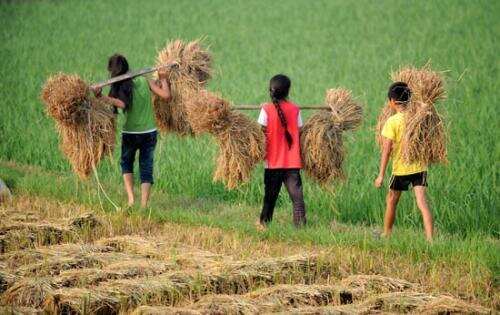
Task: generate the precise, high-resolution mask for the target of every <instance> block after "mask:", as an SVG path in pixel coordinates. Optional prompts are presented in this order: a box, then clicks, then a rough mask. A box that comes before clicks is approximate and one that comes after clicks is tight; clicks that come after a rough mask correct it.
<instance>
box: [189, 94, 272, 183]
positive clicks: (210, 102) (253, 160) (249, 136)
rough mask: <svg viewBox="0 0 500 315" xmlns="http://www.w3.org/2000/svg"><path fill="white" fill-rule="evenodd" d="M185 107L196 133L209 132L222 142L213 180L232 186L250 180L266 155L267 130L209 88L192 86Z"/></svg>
mask: <svg viewBox="0 0 500 315" xmlns="http://www.w3.org/2000/svg"><path fill="white" fill-rule="evenodd" d="M186 95H188V100H187V102H186V110H187V115H188V118H189V121H190V123H191V126H192V128H193V131H194V132H195V133H196V134H202V133H210V134H211V135H213V136H214V137H215V139H216V141H217V143H218V145H219V153H218V157H217V162H216V163H217V167H216V170H215V173H214V181H221V182H223V183H225V184H226V187H227V188H229V189H233V188H236V187H238V186H239V185H241V184H242V183H244V182H247V181H248V180H250V176H251V173H252V170H253V169H254V167H255V166H256V165H257V164H258V163H259V162H260V161H262V160H263V159H264V154H265V141H264V134H263V132H262V130H261V128H260V127H259V125H258V124H257V123H256V122H254V121H252V120H250V119H249V118H248V117H247V116H245V115H244V114H242V113H239V112H236V111H234V110H231V107H230V103H229V102H228V101H226V100H224V99H223V98H221V97H219V96H217V95H215V94H214V93H211V92H208V91H206V90H199V89H198V90H197V89H191V90H189V91H188V92H187V93H186Z"/></svg>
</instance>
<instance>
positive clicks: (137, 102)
mask: <svg viewBox="0 0 500 315" xmlns="http://www.w3.org/2000/svg"><path fill="white" fill-rule="evenodd" d="M128 70H129V66H128V62H127V59H126V58H125V57H124V56H122V55H119V54H115V55H113V56H111V57H110V58H109V61H108V71H109V73H110V76H111V77H115V76H119V75H122V74H125V73H127V72H128ZM159 77H160V82H159V84H158V83H156V82H155V81H153V80H149V81H146V79H144V78H142V77H139V78H138V79H136V80H135V81H132V80H130V79H129V80H125V81H121V82H116V83H113V85H111V89H110V91H109V94H108V96H103V95H102V94H101V89H95V90H94V94H95V95H96V97H102V98H105V99H106V100H107V101H108V102H110V103H111V104H113V105H114V106H115V107H116V108H121V109H122V110H123V114H124V115H125V124H124V125H123V130H122V147H121V150H122V153H121V162H120V165H121V168H122V174H123V180H124V184H125V191H126V192H127V196H128V205H129V206H132V205H133V204H134V201H135V197H134V179H133V171H134V160H135V155H136V152H137V151H139V170H140V178H141V207H143V208H144V207H146V206H147V204H148V201H149V196H150V192H151V185H152V184H153V158H154V150H155V147H156V142H157V130H156V123H155V118H154V113H153V106H152V104H151V96H150V92H153V93H154V94H156V95H158V96H159V97H161V98H162V99H164V100H165V101H167V102H168V101H169V100H170V98H171V94H170V86H169V82H168V81H167V79H166V76H165V74H164V73H159Z"/></svg>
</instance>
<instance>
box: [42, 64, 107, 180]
mask: <svg viewBox="0 0 500 315" xmlns="http://www.w3.org/2000/svg"><path fill="white" fill-rule="evenodd" d="M89 91H90V90H89V86H88V85H87V83H85V81H83V80H82V79H81V78H80V77H78V76H77V75H66V74H62V73H60V74H57V75H55V76H52V77H50V78H49V79H48V80H47V82H46V83H45V85H44V86H43V88H42V94H41V98H42V100H43V102H44V103H45V105H46V111H47V114H48V115H49V116H50V117H52V118H53V119H54V120H55V122H56V128H57V130H58V132H59V136H60V138H61V144H60V147H61V150H62V151H63V153H64V154H65V155H66V157H67V158H68V160H69V162H70V164H71V166H72V168H73V171H74V172H75V173H76V174H77V175H78V176H79V177H80V178H82V179H85V178H87V177H88V176H89V175H90V173H91V172H92V170H94V169H95V168H96V167H97V165H98V163H99V162H100V161H101V160H102V159H103V157H104V156H107V155H111V153H112V152H113V149H114V145H115V115H114V112H113V106H112V105H111V104H110V103H108V102H106V101H103V100H100V99H97V98H94V97H91V96H90V95H89Z"/></svg>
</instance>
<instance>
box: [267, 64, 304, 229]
mask: <svg viewBox="0 0 500 315" xmlns="http://www.w3.org/2000/svg"><path fill="white" fill-rule="evenodd" d="M290 84H291V83H290V79H289V78H288V77H287V76H285V75H282V74H279V75H276V76H274V77H273V78H272V79H271V81H270V83H269V95H270V96H271V100H272V103H267V104H264V105H263V106H262V109H261V111H260V115H259V119H258V123H259V124H260V125H262V127H263V129H264V133H265V135H266V165H265V172H264V185H265V195H264V206H263V207H262V213H261V215H260V221H259V222H258V226H259V228H265V227H266V226H267V224H269V222H271V220H272V218H273V212H274V206H275V205H276V200H277V199H278V195H279V192H280V189H281V185H282V184H283V183H284V184H285V187H286V189H287V190H288V194H289V195H290V198H291V199H292V203H293V223H294V224H295V226H297V227H299V226H301V225H304V224H305V223H306V211H305V204H304V196H303V193H302V180H301V178H300V169H301V168H302V159H301V156H300V137H299V132H300V128H301V127H302V118H301V115H300V109H299V108H298V107H297V105H295V104H293V103H292V102H290V101H288V100H287V97H288V92H289V90H290Z"/></svg>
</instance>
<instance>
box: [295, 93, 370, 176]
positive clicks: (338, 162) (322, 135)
mask: <svg viewBox="0 0 500 315" xmlns="http://www.w3.org/2000/svg"><path fill="white" fill-rule="evenodd" d="M325 102H326V104H327V105H328V106H329V107H330V109H331V111H327V110H321V111H318V112H317V113H315V114H314V115H312V116H311V118H309V120H308V121H307V122H306V123H305V125H304V127H303V128H302V132H301V137H300V142H301V145H302V148H301V149H302V159H303V162H304V169H305V171H306V173H307V175H309V176H310V177H312V178H313V179H315V180H316V181H317V182H318V183H320V184H327V183H329V182H332V181H333V180H336V179H342V178H344V172H343V170H342V163H343V161H344V156H345V150H344V145H343V138H342V136H343V132H344V131H349V130H354V129H356V128H357V127H359V125H360V124H361V120H362V118H363V111H362V108H361V106H360V105H359V104H358V103H357V102H356V101H354V100H353V98H352V96H351V92H350V91H348V90H346V89H330V90H328V91H326V98H325Z"/></svg>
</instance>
